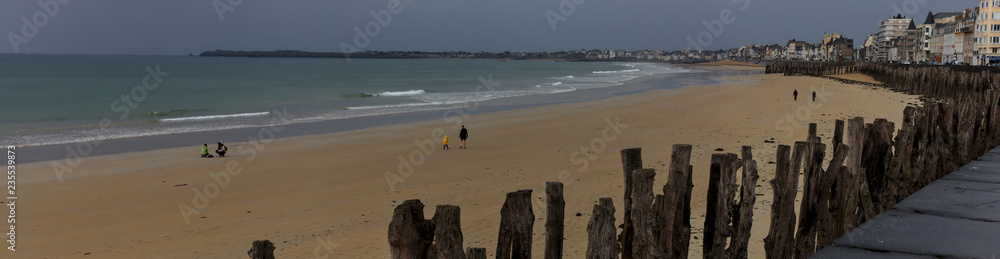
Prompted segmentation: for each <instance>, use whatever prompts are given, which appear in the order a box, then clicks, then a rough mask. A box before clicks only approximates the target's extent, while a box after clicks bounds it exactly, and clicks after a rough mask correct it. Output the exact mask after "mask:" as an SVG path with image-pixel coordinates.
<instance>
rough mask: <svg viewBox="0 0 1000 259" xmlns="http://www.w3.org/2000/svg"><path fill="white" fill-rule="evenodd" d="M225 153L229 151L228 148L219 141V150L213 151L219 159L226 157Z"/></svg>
mask: <svg viewBox="0 0 1000 259" xmlns="http://www.w3.org/2000/svg"><path fill="white" fill-rule="evenodd" d="M226 151H229V148H228V147H226V145H223V144H222V141H219V148H217V149H215V153H216V154H219V157H226Z"/></svg>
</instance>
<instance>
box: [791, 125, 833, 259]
mask: <svg viewBox="0 0 1000 259" xmlns="http://www.w3.org/2000/svg"><path fill="white" fill-rule="evenodd" d="M810 145H812V147H813V148H812V152H811V153H812V154H811V156H810V158H809V161H810V162H809V168H807V169H806V175H805V176H806V177H805V178H803V179H805V181H806V184H807V185H808V186H813V187H812V188H809V190H811V191H809V192H803V193H802V196H803V198H802V209H799V213H800V214H801V215H800V216H799V226H798V232H797V233H796V236H795V244H796V245H795V258H807V257H809V256H810V255H812V254H813V253H814V252H816V231H817V230H816V223H817V222H816V220H817V219H818V217H819V215H818V211H817V206H816V205H817V204H818V203H819V195H818V194H817V193H816V192H818V191H827V190H817V189H816V188H818V186H819V184H820V177H821V176H822V172H823V169H821V166H822V164H823V156H824V155H825V153H824V152H825V150H826V145H823V144H822V143H810Z"/></svg>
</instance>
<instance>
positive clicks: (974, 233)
mask: <svg viewBox="0 0 1000 259" xmlns="http://www.w3.org/2000/svg"><path fill="white" fill-rule="evenodd" d="M998 236H1000V224H998V223H997V222H983V221H975V220H968V219H957V218H949V217H941V216H934V215H926V214H919V213H910V212H903V211H898V210H895V209H893V210H889V211H887V212H885V213H882V214H881V215H878V216H876V217H875V218H874V219H872V220H869V221H868V222H866V223H865V224H862V225H861V226H860V227H858V228H855V229H854V230H853V231H851V232H850V233H848V234H847V235H844V236H843V237H840V238H838V239H837V240H836V241H834V245H836V246H840V247H849V248H854V249H864V250H872V251H883V252H895V253H903V254H913V255H927V256H937V257H963V258H993V257H994V256H1000V240H998V238H997V237H998ZM824 250H825V249H824ZM824 253H826V252H824Z"/></svg>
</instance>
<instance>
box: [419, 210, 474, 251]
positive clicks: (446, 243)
mask: <svg viewBox="0 0 1000 259" xmlns="http://www.w3.org/2000/svg"><path fill="white" fill-rule="evenodd" d="M461 216H462V212H461V209H459V208H458V206H454V205H438V206H437V209H436V210H435V211H434V218H433V219H432V221H434V243H433V244H432V245H431V248H430V252H429V253H428V255H427V258H435V259H436V258H441V259H445V258H459V259H461V258H465V252H463V251H462V242H463V241H462V220H461Z"/></svg>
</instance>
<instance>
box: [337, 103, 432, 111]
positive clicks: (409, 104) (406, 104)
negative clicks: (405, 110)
mask: <svg viewBox="0 0 1000 259" xmlns="http://www.w3.org/2000/svg"><path fill="white" fill-rule="evenodd" d="M443 104H448V103H446V102H429V103H401V104H386V105H368V106H353V107H344V110H370V109H385V108H401V107H417V106H428V105H443Z"/></svg>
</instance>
